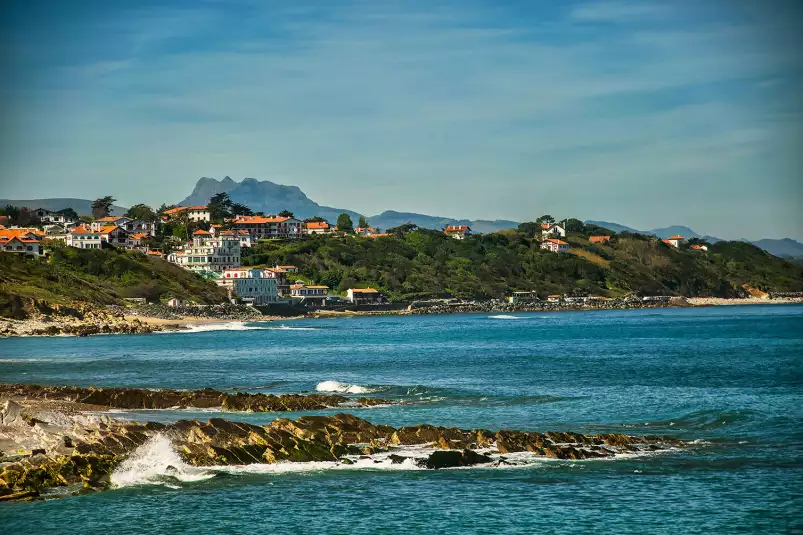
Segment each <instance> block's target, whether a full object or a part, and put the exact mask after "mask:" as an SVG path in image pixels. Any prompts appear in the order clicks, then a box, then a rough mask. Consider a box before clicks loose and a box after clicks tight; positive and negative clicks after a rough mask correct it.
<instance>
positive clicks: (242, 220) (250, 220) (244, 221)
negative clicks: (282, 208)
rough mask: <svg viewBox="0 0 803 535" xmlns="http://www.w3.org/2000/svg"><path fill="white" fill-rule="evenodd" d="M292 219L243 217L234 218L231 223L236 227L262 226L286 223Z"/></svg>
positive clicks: (256, 216)
mask: <svg viewBox="0 0 803 535" xmlns="http://www.w3.org/2000/svg"><path fill="white" fill-rule="evenodd" d="M289 219H292V218H291V217H279V216H276V217H264V216H258V215H241V216H237V217H236V218H234V219H233V220H232V221H231V222H232V223H233V224H234V225H260V224H263V223H284V222H285V221H287V220H289Z"/></svg>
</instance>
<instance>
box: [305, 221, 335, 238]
mask: <svg viewBox="0 0 803 535" xmlns="http://www.w3.org/2000/svg"><path fill="white" fill-rule="evenodd" d="M304 230H305V232H306V233H307V235H309V236H312V235H313V234H331V233H332V232H334V231H333V230H332V227H330V226H329V223H328V222H326V221H308V222H307V223H304Z"/></svg>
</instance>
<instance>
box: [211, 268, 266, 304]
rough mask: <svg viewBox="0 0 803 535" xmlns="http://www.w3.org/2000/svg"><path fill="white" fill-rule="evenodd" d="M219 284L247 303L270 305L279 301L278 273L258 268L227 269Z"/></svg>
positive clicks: (230, 293)
mask: <svg viewBox="0 0 803 535" xmlns="http://www.w3.org/2000/svg"><path fill="white" fill-rule="evenodd" d="M217 284H218V285H219V286H222V287H223V288H226V289H227V290H228V291H229V296H237V297H239V298H240V299H242V300H243V301H245V302H246V303H251V304H253V305H268V304H270V303H276V302H278V301H279V286H278V283H277V280H276V274H275V273H273V272H272V271H270V270H266V269H258V268H238V269H225V270H223V273H222V274H221V276H220V279H218V281H217Z"/></svg>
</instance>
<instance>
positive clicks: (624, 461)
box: [0, 306, 803, 534]
mask: <svg viewBox="0 0 803 535" xmlns="http://www.w3.org/2000/svg"><path fill="white" fill-rule="evenodd" d="M513 316H515V318H511V317H493V316H490V315H487V314H485V315H455V316H420V317H371V318H369V317H366V318H342V319H331V320H300V321H288V322H284V323H272V324H246V325H234V326H233V327H228V328H227V330H209V331H200V332H189V333H174V334H154V335H135V336H122V335H118V336H98V337H90V338H28V339H9V340H0V381H2V382H28V383H44V384H74V385H96V386H138V387H148V388H158V387H172V388H200V387H213V388H218V389H234V388H236V389H245V390H248V391H261V392H274V393H281V392H299V391H314V390H315V389H316V387H318V388H324V387H326V386H327V385H322V384H321V383H323V382H325V381H338V382H340V383H341V385H339V388H341V389H345V388H346V387H349V386H350V387H351V390H352V391H353V392H359V391H369V392H371V393H369V394H361V395H375V396H380V397H383V398H388V399H393V400H403V401H406V402H408V403H407V404H405V405H401V406H400V405H394V406H381V407H374V408H368V409H354V410H352V411H351V412H353V413H354V414H356V415H358V416H360V417H363V418H366V419H368V420H371V421H373V422H379V423H388V424H392V425H397V426H398V425H411V424H417V423H422V422H427V423H432V424H438V425H454V426H461V427H469V428H471V427H482V428H489V429H499V428H515V429H527V430H538V431H545V430H574V431H579V432H590V433H597V432H608V431H615V432H626V433H632V434H642V433H643V434H671V435H674V436H677V437H680V438H682V439H686V440H693V441H696V443H695V444H694V445H693V446H691V447H689V448H687V449H683V450H677V451H672V452H669V453H662V454H652V455H646V456H641V457H630V458H619V459H616V460H594V461H555V460H550V461H540V462H536V463H533V464H530V465H528V466H526V467H518V468H471V469H459V470H441V471H423V470H402V469H396V470H389V469H376V470H365V469H337V470H335V469H331V468H327V467H308V468H307V469H305V470H302V471H294V472H286V473H285V472H282V473H277V472H267V473H265V472H264V471H263V472H261V473H249V472H244V471H239V472H238V471H235V472H234V473H223V472H221V473H218V474H217V475H216V476H215V477H212V478H210V479H206V480H204V481H196V482H183V483H178V484H175V482H174V483H173V484H171V485H170V486H167V485H156V484H142V485H133V486H129V487H126V488H122V489H116V490H111V491H107V492H104V493H97V494H88V495H83V496H73V497H69V498H66V499H62V500H52V501H46V502H36V503H24V504H23V503H18V504H0V532H3V533H55V532H59V533H61V532H68V533H73V532H75V533H108V532H114V533H171V534H172V533H189V532H192V533H255V532H267V533H447V532H448V533H452V532H457V533H489V534H491V533H493V534H499V533H591V532H600V531H606V532H607V531H610V532H614V533H673V534H676V533H735V532H744V533H793V532H801V530H803V514H802V513H803V427H801V422H803V307H801V306H749V307H719V308H708V309H660V310H631V311H598V312H561V313H533V314H515V315H513ZM328 387H329V389H332V388H333V385H332V384H329V385H328ZM326 412H336V411H322V413H326ZM216 415H217V414H215V413H210V412H200V411H133V412H126V413H121V414H119V416H122V417H130V418H136V419H157V420H172V419H178V418H187V417H196V418H202V419H206V418H209V417H212V416H216ZM225 416H226V417H229V418H237V419H242V420H247V421H249V422H253V423H267V422H269V421H270V420H272V419H273V418H274V417H276V415H270V414H240V415H234V414H226V415H225Z"/></svg>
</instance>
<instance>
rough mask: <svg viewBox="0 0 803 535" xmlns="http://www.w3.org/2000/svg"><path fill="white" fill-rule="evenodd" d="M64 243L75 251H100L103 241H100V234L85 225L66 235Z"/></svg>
mask: <svg viewBox="0 0 803 535" xmlns="http://www.w3.org/2000/svg"><path fill="white" fill-rule="evenodd" d="M115 228H117V227H115ZM65 242H66V243H67V245H69V246H70V247H75V248H77V249H100V248H101V247H102V243H103V240H102V239H101V235H100V232H98V231H95V230H92V229H91V228H89V227H87V226H85V225H80V226H77V227H75V228H74V229H72V230H71V231H70V232H69V233H68V234H67V238H66V239H65Z"/></svg>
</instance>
